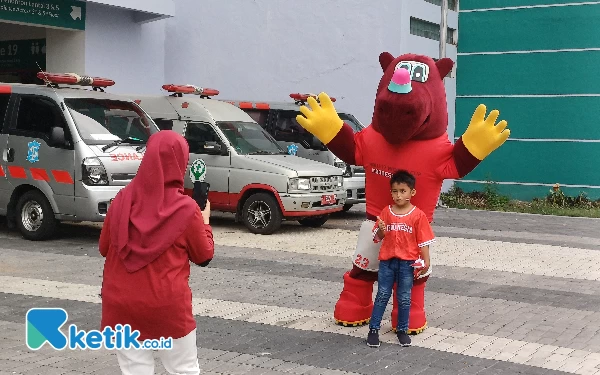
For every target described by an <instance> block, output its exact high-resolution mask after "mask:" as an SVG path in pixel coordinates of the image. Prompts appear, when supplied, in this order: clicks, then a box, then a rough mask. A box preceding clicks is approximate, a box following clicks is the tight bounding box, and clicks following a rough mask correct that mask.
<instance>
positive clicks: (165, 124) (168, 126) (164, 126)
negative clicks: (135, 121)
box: [154, 118, 173, 130]
mask: <svg viewBox="0 0 600 375" xmlns="http://www.w3.org/2000/svg"><path fill="white" fill-rule="evenodd" d="M154 122H155V123H156V125H157V126H158V128H159V129H160V130H173V120H165V119H156V118H155V119H154Z"/></svg>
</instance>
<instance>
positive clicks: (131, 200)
mask: <svg viewBox="0 0 600 375" xmlns="http://www.w3.org/2000/svg"><path fill="white" fill-rule="evenodd" d="M188 160H189V146H188V144H187V142H186V140H185V139H184V138H183V137H182V136H180V135H179V134H177V133H175V132H174V131H171V130H162V131H160V132H158V133H156V134H153V135H152V136H151V137H150V139H149V140H148V144H147V147H146V152H145V154H144V157H143V159H142V162H141V164H140V167H139V169H138V172H137V175H136V176H135V178H134V179H133V180H132V181H131V182H130V183H129V185H127V186H126V187H125V188H123V189H122V190H121V191H120V192H119V193H118V194H117V196H116V197H115V200H114V201H113V204H112V205H111V207H110V209H111V211H112V215H111V220H110V224H109V225H110V233H111V242H112V243H113V244H114V245H116V247H117V252H118V254H119V257H120V258H121V260H122V261H123V263H124V264H125V268H126V269H127V271H128V272H135V271H137V270H139V269H141V268H143V267H145V266H146V265H148V264H149V263H151V262H152V261H154V260H155V259H156V258H158V257H159V256H160V255H161V254H162V253H164V252H165V251H166V250H167V249H168V248H169V247H171V245H173V243H175V241H176V240H177V238H178V237H179V236H180V235H181V234H183V232H184V231H185V230H186V229H187V226H188V224H189V222H190V219H191V218H192V217H193V215H194V214H195V212H196V210H197V209H198V205H197V204H196V202H195V201H194V200H193V199H192V198H190V197H188V196H186V195H184V194H183V178H184V176H185V171H186V169H187V164H188Z"/></svg>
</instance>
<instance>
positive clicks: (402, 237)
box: [373, 206, 435, 260]
mask: <svg viewBox="0 0 600 375" xmlns="http://www.w3.org/2000/svg"><path fill="white" fill-rule="evenodd" d="M379 218H380V219H381V220H383V221H384V222H385V227H386V229H385V237H384V238H383V243H382V244H381V248H380V249H379V260H389V259H392V258H399V259H403V260H416V259H419V258H420V256H421V247H424V246H428V245H430V244H432V243H433V242H435V236H434V234H433V229H432V228H431V225H430V224H429V220H427V216H426V215H425V213H424V212H423V211H421V210H420V209H419V208H417V207H416V206H414V207H413V208H412V210H410V212H409V213H407V214H404V215H398V214H395V213H394V212H393V211H392V206H387V207H385V208H384V209H383V210H382V211H381V214H379ZM378 232H379V226H378V225H377V223H375V226H374V227H373V241H375V242H379V241H380V240H379V237H378V236H377V233H378Z"/></svg>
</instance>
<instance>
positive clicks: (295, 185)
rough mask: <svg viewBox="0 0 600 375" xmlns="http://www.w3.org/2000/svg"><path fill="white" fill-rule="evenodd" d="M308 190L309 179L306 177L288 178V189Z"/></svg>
mask: <svg viewBox="0 0 600 375" xmlns="http://www.w3.org/2000/svg"><path fill="white" fill-rule="evenodd" d="M298 190H310V179H308V178H290V180H289V182H288V191H298Z"/></svg>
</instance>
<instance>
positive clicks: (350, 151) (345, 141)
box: [327, 124, 361, 165]
mask: <svg viewBox="0 0 600 375" xmlns="http://www.w3.org/2000/svg"><path fill="white" fill-rule="evenodd" d="M354 137H355V134H354V130H353V129H352V128H351V127H350V125H348V124H344V125H343V126H342V129H340V131H339V132H338V133H337V134H336V135H335V137H333V139H332V140H331V142H329V143H327V148H329V150H330V151H331V152H333V154H334V155H335V156H337V157H338V158H340V159H342V161H344V163H348V164H350V165H359V164H361V163H358V164H357V161H356V160H357V159H356V141H355V138H354Z"/></svg>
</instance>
